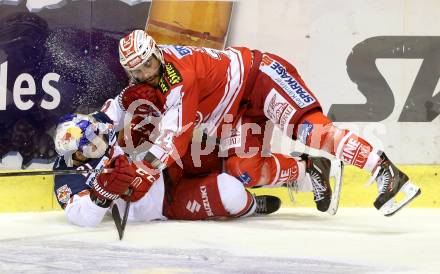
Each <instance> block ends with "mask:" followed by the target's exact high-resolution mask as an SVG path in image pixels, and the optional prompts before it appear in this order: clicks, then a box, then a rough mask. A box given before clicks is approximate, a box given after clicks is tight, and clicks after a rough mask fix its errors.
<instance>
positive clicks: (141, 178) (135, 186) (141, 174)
mask: <svg viewBox="0 0 440 274" xmlns="http://www.w3.org/2000/svg"><path fill="white" fill-rule="evenodd" d="M131 166H132V168H133V169H134V170H135V171H136V176H137V177H136V178H135V179H134V181H133V182H132V183H131V184H130V189H131V195H130V196H128V195H125V194H124V195H121V198H122V199H124V200H125V201H129V200H130V201H131V202H136V201H139V200H140V199H141V198H142V197H144V196H145V194H146V193H147V192H148V190H150V188H151V186H152V185H153V183H154V182H155V181H156V180H157V179H158V178H159V177H160V174H161V172H160V171H158V170H156V169H154V168H153V167H152V166H151V164H150V163H149V162H147V161H142V162H141V161H139V162H135V163H133V164H131Z"/></svg>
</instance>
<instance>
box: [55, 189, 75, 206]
mask: <svg viewBox="0 0 440 274" xmlns="http://www.w3.org/2000/svg"><path fill="white" fill-rule="evenodd" d="M71 195H72V190H71V189H70V187H68V186H67V185H63V186H61V187H59V188H58V189H57V199H58V201H60V203H62V204H65V203H67V201H69V199H70V196H71Z"/></svg>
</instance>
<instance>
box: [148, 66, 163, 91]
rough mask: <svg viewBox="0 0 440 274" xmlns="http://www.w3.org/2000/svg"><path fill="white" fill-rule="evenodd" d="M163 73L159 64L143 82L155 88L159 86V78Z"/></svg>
mask: <svg viewBox="0 0 440 274" xmlns="http://www.w3.org/2000/svg"><path fill="white" fill-rule="evenodd" d="M162 74H163V67H162V66H159V68H158V69H157V72H156V73H155V74H154V75H153V76H151V77H150V78H149V79H147V80H145V81H143V83H146V84H147V85H149V86H151V87H154V88H157V87H158V86H159V80H160V77H162Z"/></svg>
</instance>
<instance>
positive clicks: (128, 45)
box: [119, 30, 165, 71]
mask: <svg viewBox="0 0 440 274" xmlns="http://www.w3.org/2000/svg"><path fill="white" fill-rule="evenodd" d="M151 55H154V56H156V58H157V59H158V60H159V62H160V63H161V64H162V65H164V64H165V62H164V59H163V55H162V52H161V51H160V49H159V48H158V47H157V45H156V42H155V41H154V39H153V37H151V36H149V35H148V34H147V33H146V32H145V31H143V30H134V31H132V32H130V34H128V35H126V36H125V37H124V38H122V39H121V40H119V62H120V63H121V65H122V67H124V69H126V70H127V71H133V70H136V69H137V68H139V67H140V66H141V65H142V64H143V63H145V62H146V61H147V60H148V59H149V58H150V56H151Z"/></svg>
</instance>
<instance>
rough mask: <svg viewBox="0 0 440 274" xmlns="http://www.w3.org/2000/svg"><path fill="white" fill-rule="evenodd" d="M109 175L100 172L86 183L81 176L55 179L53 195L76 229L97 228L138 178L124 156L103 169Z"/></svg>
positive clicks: (118, 157) (65, 176)
mask: <svg viewBox="0 0 440 274" xmlns="http://www.w3.org/2000/svg"><path fill="white" fill-rule="evenodd" d="M106 168H109V169H112V172H110V173H100V174H99V175H98V176H97V177H96V179H93V180H92V182H91V187H89V186H88V184H86V180H87V177H84V176H82V175H77V174H75V175H62V176H55V193H56V196H57V199H58V202H59V204H60V206H61V207H62V208H63V209H64V212H65V214H66V218H67V220H68V221H69V222H70V223H72V224H75V225H79V226H96V225H98V224H99V223H100V222H101V221H102V219H103V217H104V215H105V213H106V212H107V209H108V208H109V207H110V205H111V204H112V202H113V201H114V200H116V199H118V198H120V197H121V196H124V195H125V194H127V193H128V189H129V187H130V185H131V184H132V183H133V182H135V178H136V177H137V175H136V172H135V168H134V167H133V166H132V165H131V164H130V163H129V162H128V159H127V157H126V156H125V155H119V156H117V157H115V158H113V160H112V161H111V162H110V163H109V164H108V165H107V166H106Z"/></svg>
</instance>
